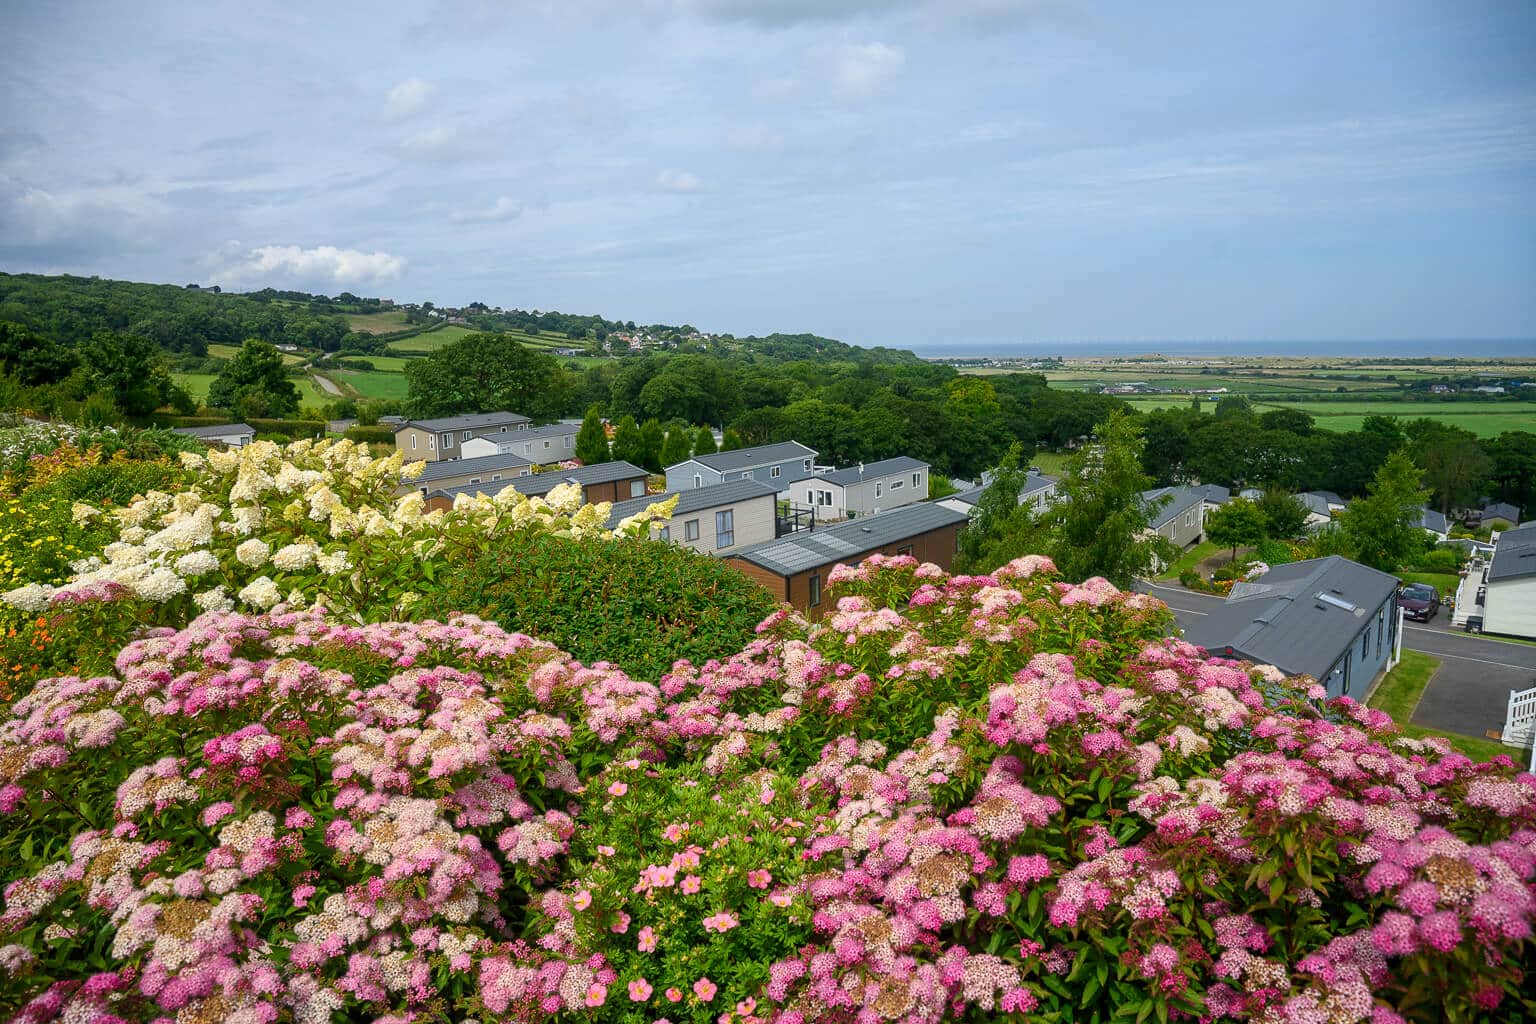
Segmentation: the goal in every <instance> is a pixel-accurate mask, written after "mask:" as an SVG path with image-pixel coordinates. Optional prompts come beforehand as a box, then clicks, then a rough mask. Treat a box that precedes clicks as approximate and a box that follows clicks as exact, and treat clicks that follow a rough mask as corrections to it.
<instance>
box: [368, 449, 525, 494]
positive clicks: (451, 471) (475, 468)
mask: <svg viewBox="0 0 1536 1024" xmlns="http://www.w3.org/2000/svg"><path fill="white" fill-rule="evenodd" d="M532 473H533V464H532V463H531V462H529V461H528V460H527V459H525V458H523V457H522V456H521V455H503V454H501V453H499V452H497V453H495V454H492V455H481V456H477V457H475V458H469V459H448V460H446V461H442V462H429V463H427V465H426V468H425V469H423V470H422V471H421V476H419V477H417V478H416V479H414V480H405V479H402V480H401V482H400V492H399V493H401V494H408V493H409V492H411V491H420V492H421V493H422V494H431V493H432V492H433V491H446V490H452V489H453V488H455V487H472V486H475V485H484V486H490V485H491V484H495V483H497V482H498V481H501V480H506V481H508V482H510V481H512V480H514V479H516V478H517V477H520V476H529V475H531V474H532ZM496 490H498V491H499V490H501V488H500V487H497V488H496ZM488 493H489V492H488Z"/></svg>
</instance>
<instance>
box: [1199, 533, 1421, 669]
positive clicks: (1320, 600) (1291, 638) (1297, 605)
mask: <svg viewBox="0 0 1536 1024" xmlns="http://www.w3.org/2000/svg"><path fill="white" fill-rule="evenodd" d="M1397 585H1398V581H1397V578H1396V577H1395V576H1390V575H1388V574H1387V573H1384V572H1377V571H1376V570H1375V569H1371V568H1368V567H1367V566H1364V565H1361V564H1360V563H1358V562H1351V561H1350V560H1349V559H1347V558H1340V557H1339V556H1338V555H1329V556H1328V557H1327V558H1309V559H1307V560H1306V561H1304V562H1292V563H1290V564H1289V565H1277V566H1275V567H1274V568H1273V569H1271V570H1269V572H1267V573H1265V574H1264V575H1263V576H1261V577H1259V579H1258V580H1256V581H1254V582H1252V583H1239V584H1237V585H1236V586H1234V587H1233V588H1232V593H1231V594H1230V595H1229V596H1228V598H1227V601H1226V603H1225V604H1223V605H1221V606H1220V607H1218V608H1216V609H1215V610H1213V611H1212V612H1211V613H1210V614H1209V615H1207V616H1206V617H1205V618H1203V619H1201V620H1200V621H1198V622H1196V623H1195V624H1194V625H1193V626H1191V627H1190V628H1189V629H1188V630H1187V631H1186V632H1185V636H1184V638H1185V639H1186V640H1188V641H1189V642H1190V643H1192V644H1198V645H1199V646H1201V647H1204V648H1206V649H1207V650H1209V651H1222V650H1225V649H1226V648H1229V647H1230V648H1231V649H1232V652H1233V656H1234V657H1241V658H1247V659H1249V660H1252V661H1255V662H1261V663H1268V664H1271V665H1275V666H1277V667H1278V668H1280V669H1281V670H1283V671H1285V672H1288V673H1293V674H1294V673H1303V672H1304V673H1306V674H1308V675H1310V676H1312V677H1313V678H1315V679H1321V678H1323V677H1324V676H1325V675H1327V673H1328V671H1329V670H1330V669H1331V668H1333V665H1334V663H1335V662H1337V661H1338V660H1339V658H1340V657H1342V656H1343V654H1344V652H1345V651H1346V650H1347V649H1348V648H1349V645H1350V644H1352V643H1353V642H1354V640H1355V637H1357V636H1358V635H1359V634H1360V631H1361V630H1362V629H1364V628H1365V627H1366V626H1368V625H1371V624H1372V623H1373V622H1374V619H1372V618H1371V617H1370V616H1371V614H1372V613H1373V612H1375V610H1376V609H1377V608H1379V607H1380V606H1381V604H1382V602H1384V601H1386V600H1387V598H1388V597H1390V596H1391V595H1392V593H1393V592H1394V591H1395V590H1396V589H1397ZM1346 606H1347V607H1346Z"/></svg>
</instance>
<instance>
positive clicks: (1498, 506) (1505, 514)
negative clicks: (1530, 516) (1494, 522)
mask: <svg viewBox="0 0 1536 1024" xmlns="http://www.w3.org/2000/svg"><path fill="white" fill-rule="evenodd" d="M1483 518H1484V519H1502V520H1504V521H1505V522H1506V523H1518V522H1519V521H1520V510H1519V509H1518V508H1516V507H1515V506H1513V505H1511V504H1510V503H1509V502H1507V501H1490V502H1489V503H1488V504H1486V505H1484V506H1483Z"/></svg>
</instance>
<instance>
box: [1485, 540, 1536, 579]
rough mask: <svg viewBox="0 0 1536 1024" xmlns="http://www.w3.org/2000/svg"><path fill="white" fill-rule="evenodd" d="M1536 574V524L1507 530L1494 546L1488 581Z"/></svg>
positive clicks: (1489, 564)
mask: <svg viewBox="0 0 1536 1024" xmlns="http://www.w3.org/2000/svg"><path fill="white" fill-rule="evenodd" d="M1522 576H1536V526H1528V527H1526V528H1525V529H1522V530H1505V531H1504V532H1503V533H1501V534H1499V542H1498V543H1497V544H1495V545H1494V546H1493V561H1492V562H1489V563H1488V582H1489V583H1497V582H1498V581H1500V580H1513V579H1519V578H1520V577H1522Z"/></svg>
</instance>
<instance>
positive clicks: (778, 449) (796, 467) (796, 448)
mask: <svg viewBox="0 0 1536 1024" xmlns="http://www.w3.org/2000/svg"><path fill="white" fill-rule="evenodd" d="M815 461H816V451H815V449H813V448H807V447H806V446H805V445H803V444H801V443H800V442H799V441H781V442H779V443H778V444H763V445H758V446H757V447H755V448H738V449H737V450H735V451H731V452H716V453H714V454H713V455H695V456H694V457H693V458H691V459H686V460H684V461H683V462H679V463H676V464H675V465H671V466H668V467H667V490H669V491H686V490H688V489H689V488H690V487H708V486H710V485H711V484H723V483H725V482H726V481H727V480H759V481H761V482H763V483H765V484H771V485H773V486H776V487H778V488H779V489H780V490H781V491H782V490H784V489H785V488H787V487H788V485H790V484H792V483H794V482H795V481H796V480H802V479H804V478H805V477H808V476H810V475H811V474H812V473H813V472H815V469H814V464H815Z"/></svg>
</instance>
